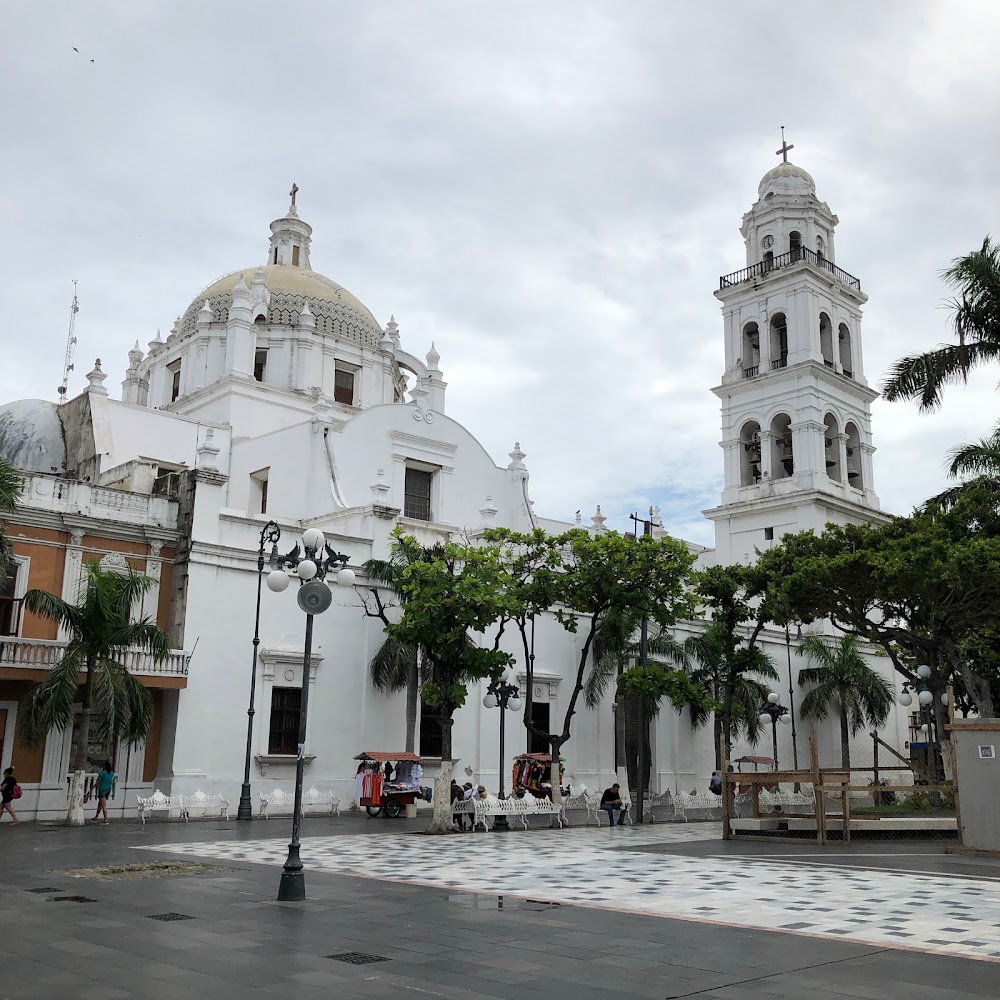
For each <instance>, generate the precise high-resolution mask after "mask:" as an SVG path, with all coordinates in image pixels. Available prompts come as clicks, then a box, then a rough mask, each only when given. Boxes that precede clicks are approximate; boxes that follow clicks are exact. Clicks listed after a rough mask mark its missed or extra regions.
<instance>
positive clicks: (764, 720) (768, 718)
mask: <svg viewBox="0 0 1000 1000" xmlns="http://www.w3.org/2000/svg"><path fill="white" fill-rule="evenodd" d="M757 718H758V719H760V724H761V725H762V726H766V725H767V724H768V723H769V722H770V721H771V716H769V715H768V714H767V712H761V713H760V715H758V716H757Z"/></svg>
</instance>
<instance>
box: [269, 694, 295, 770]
mask: <svg viewBox="0 0 1000 1000" xmlns="http://www.w3.org/2000/svg"><path fill="white" fill-rule="evenodd" d="M301 714H302V688H277V687H276V688H271V727H270V729H269V730H268V735H267V752H268V753H273V754H287V755H288V756H291V757H294V756H295V755H296V754H298V752H299V718H300V716H301Z"/></svg>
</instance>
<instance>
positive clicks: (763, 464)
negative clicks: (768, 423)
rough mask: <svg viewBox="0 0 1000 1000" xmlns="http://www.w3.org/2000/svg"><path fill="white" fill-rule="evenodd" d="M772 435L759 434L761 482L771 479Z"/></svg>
mask: <svg viewBox="0 0 1000 1000" xmlns="http://www.w3.org/2000/svg"><path fill="white" fill-rule="evenodd" d="M773 453H774V435H773V434H772V433H771V432H770V431H765V430H762V431H761V432H760V478H761V480H764V479H768V480H770V479H771V478H773V477H772V473H771V459H772V458H773V457H774V454H773Z"/></svg>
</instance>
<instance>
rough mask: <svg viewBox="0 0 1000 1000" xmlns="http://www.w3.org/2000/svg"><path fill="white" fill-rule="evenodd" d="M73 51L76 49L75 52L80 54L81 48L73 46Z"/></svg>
mask: <svg viewBox="0 0 1000 1000" xmlns="http://www.w3.org/2000/svg"><path fill="white" fill-rule="evenodd" d="M73 51H74V52H75V53H76V54H77V55H79V54H80V50H79V49H78V48H77V47H76V46H75V45H74V46H73Z"/></svg>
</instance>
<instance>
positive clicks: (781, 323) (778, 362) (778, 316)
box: [771, 313, 788, 371]
mask: <svg viewBox="0 0 1000 1000" xmlns="http://www.w3.org/2000/svg"><path fill="white" fill-rule="evenodd" d="M787 364H788V325H787V323H786V322H785V314H784V313H775V314H774V315H773V316H772V317H771V370H772V371H773V370H775V369H777V368H784V367H785V366H786V365H787Z"/></svg>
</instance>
